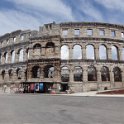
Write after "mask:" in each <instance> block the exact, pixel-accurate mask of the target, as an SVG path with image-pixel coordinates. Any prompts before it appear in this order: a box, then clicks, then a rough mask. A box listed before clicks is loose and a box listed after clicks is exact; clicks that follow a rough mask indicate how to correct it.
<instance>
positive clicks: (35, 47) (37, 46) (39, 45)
mask: <svg viewBox="0 0 124 124" xmlns="http://www.w3.org/2000/svg"><path fill="white" fill-rule="evenodd" d="M33 49H41V44H39V43H36V44H34V45H33Z"/></svg>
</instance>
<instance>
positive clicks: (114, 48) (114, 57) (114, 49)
mask: <svg viewBox="0 0 124 124" xmlns="http://www.w3.org/2000/svg"><path fill="white" fill-rule="evenodd" d="M111 53H112V60H118V59H119V53H118V47H117V46H115V45H113V46H111Z"/></svg>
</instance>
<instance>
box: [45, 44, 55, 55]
mask: <svg viewBox="0 0 124 124" xmlns="http://www.w3.org/2000/svg"><path fill="white" fill-rule="evenodd" d="M53 52H55V44H54V43H53V42H48V43H47V44H46V53H47V54H51V53H53Z"/></svg>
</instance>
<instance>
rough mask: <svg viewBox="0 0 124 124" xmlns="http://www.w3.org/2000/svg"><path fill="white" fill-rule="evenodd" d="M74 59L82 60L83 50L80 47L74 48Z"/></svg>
mask: <svg viewBox="0 0 124 124" xmlns="http://www.w3.org/2000/svg"><path fill="white" fill-rule="evenodd" d="M73 59H82V49H81V46H80V45H75V46H74V47H73Z"/></svg>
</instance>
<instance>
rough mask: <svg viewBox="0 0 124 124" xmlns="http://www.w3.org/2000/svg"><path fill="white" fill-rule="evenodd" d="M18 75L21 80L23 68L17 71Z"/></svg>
mask: <svg viewBox="0 0 124 124" xmlns="http://www.w3.org/2000/svg"><path fill="white" fill-rule="evenodd" d="M16 75H17V78H18V79H21V77H22V73H21V68H17V69H16Z"/></svg>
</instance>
